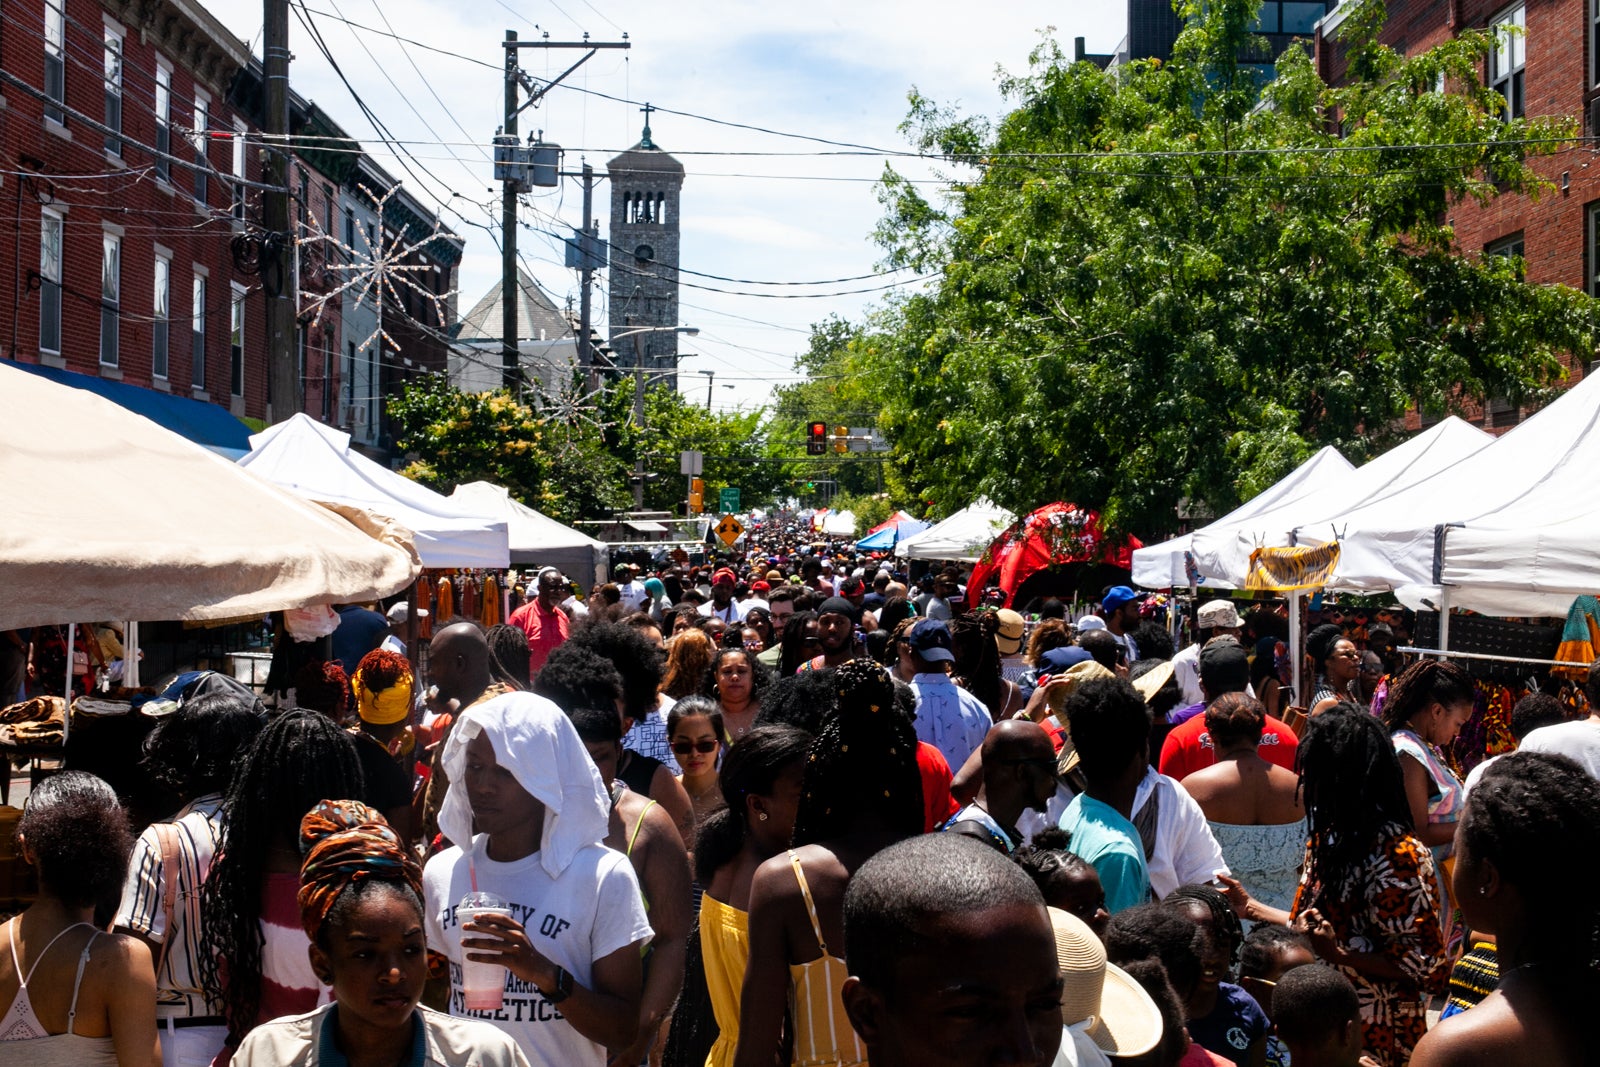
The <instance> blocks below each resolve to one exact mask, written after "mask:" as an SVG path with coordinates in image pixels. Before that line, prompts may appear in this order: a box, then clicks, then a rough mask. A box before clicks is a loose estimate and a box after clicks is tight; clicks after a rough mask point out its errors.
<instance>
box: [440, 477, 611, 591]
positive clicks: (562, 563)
mask: <svg viewBox="0 0 1600 1067" xmlns="http://www.w3.org/2000/svg"><path fill="white" fill-rule="evenodd" d="M450 499H451V500H455V501H459V502H460V504H461V506H462V507H464V508H466V509H468V510H470V511H472V512H475V513H477V514H482V515H492V516H495V517H497V518H503V519H504V520H505V521H506V529H507V531H508V533H509V536H510V543H511V562H512V563H514V564H537V565H539V566H545V567H555V568H557V569H559V570H560V571H561V572H562V573H563V574H566V575H568V576H569V577H571V578H573V579H574V580H575V581H577V582H578V584H579V585H582V586H584V587H588V586H589V585H591V584H593V585H598V584H599V583H601V582H603V581H605V580H606V560H607V556H608V553H609V550H608V549H607V548H606V543H605V542H604V541H597V540H595V539H594V538H593V537H590V536H589V535H588V534H586V533H581V532H579V531H577V530H574V529H573V528H572V527H570V526H563V525H562V524H561V523H559V522H557V521H556V520H554V519H552V518H550V516H548V515H544V514H541V513H539V512H537V511H535V510H533V509H532V508H530V507H528V506H527V505H526V504H522V503H519V502H517V501H515V500H513V499H511V492H510V490H508V489H506V488H505V487H503V486H499V485H495V484H493V483H492V482H467V483H466V484H465V485H458V486H456V488H455V491H454V492H452V493H451V494H450Z"/></svg>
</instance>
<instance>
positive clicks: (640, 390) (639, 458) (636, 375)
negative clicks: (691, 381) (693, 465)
mask: <svg viewBox="0 0 1600 1067" xmlns="http://www.w3.org/2000/svg"><path fill="white" fill-rule="evenodd" d="M699 332H700V327H698V326H636V327H634V328H633V329H631V330H623V331H622V332H621V333H616V334H612V335H611V340H612V341H613V342H615V341H620V340H622V339H623V338H624V337H632V338H633V339H634V340H633V424H634V426H635V427H637V428H638V429H639V430H640V431H641V432H642V431H643V430H644V428H645V426H644V381H645V374H644V349H643V347H642V345H641V344H640V341H639V339H640V338H641V337H643V336H644V335H645V334H647V333H681V334H687V335H688V336H690V337H694V336H696V335H697V334H699ZM679 358H680V359H682V358H687V354H686V355H685V356H680V357H679ZM673 373H674V374H675V373H676V369H674V371H673ZM665 376H666V375H665V374H657V375H652V377H656V378H662V377H665ZM633 510H635V511H643V510H644V452H643V451H640V452H639V453H638V454H637V455H636V456H635V457H634V460H633Z"/></svg>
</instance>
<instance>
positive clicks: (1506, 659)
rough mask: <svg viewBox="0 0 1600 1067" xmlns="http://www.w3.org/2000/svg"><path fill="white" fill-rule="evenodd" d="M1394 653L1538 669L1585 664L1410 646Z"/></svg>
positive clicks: (1397, 649) (1400, 648)
mask: <svg viewBox="0 0 1600 1067" xmlns="http://www.w3.org/2000/svg"><path fill="white" fill-rule="evenodd" d="M1395 651H1396V652H1409V653H1411V654H1412V655H1416V656H1440V657H1443V658H1448V659H1479V660H1489V661H1490V662H1493V663H1527V664H1532V665H1535V666H1540V667H1582V666H1585V664H1582V663H1573V662H1572V661H1571V660H1563V659H1531V658H1529V657H1527V656H1498V655H1495V654H1493V653H1490V652H1457V651H1454V650H1452V649H1443V648H1413V647H1412V646H1410V645H1401V646H1400V647H1398V648H1396V649H1395Z"/></svg>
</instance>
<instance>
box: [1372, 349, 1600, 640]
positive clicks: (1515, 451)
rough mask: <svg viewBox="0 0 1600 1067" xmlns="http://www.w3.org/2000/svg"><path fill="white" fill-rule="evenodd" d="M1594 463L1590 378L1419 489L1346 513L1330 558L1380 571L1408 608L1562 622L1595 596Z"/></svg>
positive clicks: (1599, 487)
mask: <svg viewBox="0 0 1600 1067" xmlns="http://www.w3.org/2000/svg"><path fill="white" fill-rule="evenodd" d="M1597 465H1600V375H1594V376H1585V377H1584V379H1583V380H1582V381H1581V382H1579V383H1578V384H1577V385H1575V386H1573V387H1572V388H1571V389H1569V390H1568V391H1567V392H1566V393H1565V394H1564V395H1563V396H1561V397H1560V398H1559V399H1557V400H1556V401H1555V402H1553V403H1552V404H1550V406H1549V407H1546V408H1545V409H1544V410H1542V411H1540V412H1538V413H1537V414H1535V415H1533V416H1531V417H1529V418H1528V420H1527V421H1526V422H1524V423H1522V424H1521V425H1519V426H1517V427H1515V428H1514V429H1512V430H1510V431H1508V432H1507V433H1506V434H1505V435H1504V436H1503V437H1500V438H1499V439H1498V440H1495V441H1494V443H1493V444H1491V445H1489V446H1488V447H1486V448H1483V449H1480V450H1478V451H1477V452H1475V453H1473V454H1471V455H1468V456H1466V457H1464V458H1462V459H1460V460H1458V461H1457V462H1455V463H1454V464H1451V465H1450V466H1448V467H1446V468H1444V469H1443V470H1441V471H1439V472H1438V473H1436V474H1435V475H1434V476H1433V477H1431V478H1429V479H1427V480H1426V481H1423V482H1421V483H1418V484H1415V485H1413V486H1411V487H1409V488H1408V489H1406V490H1405V491H1400V492H1390V493H1386V494H1382V495H1379V496H1377V497H1374V498H1373V499H1371V500H1368V501H1367V502H1365V504H1364V505H1363V506H1362V507H1360V508H1358V509H1355V510H1353V511H1352V512H1350V514H1349V515H1348V517H1347V520H1346V521H1347V523H1348V526H1349V529H1348V530H1347V531H1346V532H1345V536H1344V538H1343V541H1342V548H1341V551H1342V553H1343V556H1351V557H1355V558H1358V559H1360V560H1363V561H1365V560H1371V561H1372V564H1371V568H1370V569H1371V570H1373V571H1376V570H1378V569H1379V568H1380V567H1381V568H1382V570H1383V571H1384V575H1383V577H1384V578H1385V580H1386V581H1387V582H1388V583H1389V585H1390V587H1391V588H1393V589H1394V592H1395V595H1396V596H1397V597H1398V598H1399V599H1400V601H1401V602H1402V603H1404V604H1406V605H1407V606H1409V607H1412V608H1428V607H1438V608H1445V607H1454V608H1467V609H1470V610H1473V611H1478V612H1482V613H1483V614H1486V615H1500V616H1508V615H1511V616H1522V615H1555V616H1561V615H1565V614H1566V612H1567V610H1568V608H1570V607H1571V605H1572V600H1573V598H1574V597H1576V596H1579V595H1581V594H1591V595H1593V594H1596V593H1600V539H1597V537H1596V516H1597V515H1600V478H1596V477H1595V473H1594V472H1595V469H1596V466H1597ZM1343 568H1344V561H1343V558H1341V561H1340V569H1341V570H1343Z"/></svg>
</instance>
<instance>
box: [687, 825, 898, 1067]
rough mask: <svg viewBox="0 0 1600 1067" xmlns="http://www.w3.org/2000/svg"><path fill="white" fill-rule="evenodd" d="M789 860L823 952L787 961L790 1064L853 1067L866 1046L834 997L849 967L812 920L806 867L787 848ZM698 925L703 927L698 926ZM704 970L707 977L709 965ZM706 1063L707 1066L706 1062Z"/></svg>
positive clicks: (862, 1058)
mask: <svg viewBox="0 0 1600 1067" xmlns="http://www.w3.org/2000/svg"><path fill="white" fill-rule="evenodd" d="M789 862H790V863H791V864H792V865H793V866H794V877H795V880H796V881H798V882H799V883H800V892H801V894H802V895H803V896H804V897H805V898H806V913H807V914H808V915H809V916H810V917H811V932H812V933H813V934H815V935H816V938H817V948H819V949H821V950H822V955H821V956H819V957H818V958H817V959H814V960H812V961H811V962H810V963H800V964H790V965H789V997H790V1001H789V1008H790V1013H791V1018H792V1019H793V1020H794V1063H795V1067H854V1065H856V1064H864V1063H866V1062H867V1047H866V1046H865V1045H863V1044H862V1043H861V1038H859V1037H857V1036H856V1032H855V1029H854V1028H853V1027H852V1026H851V1025H850V1019H849V1017H848V1016H847V1015H845V1012H844V1000H843V999H842V998H841V997H840V995H839V990H840V988H841V987H842V986H843V985H844V980H845V979H846V978H848V977H849V976H850V971H849V970H848V969H847V968H846V967H845V965H844V960H842V959H840V958H839V957H838V956H832V955H829V954H828V945H827V942H825V941H824V940H823V939H822V924H821V923H820V922H818V921H817V905H816V903H815V902H814V901H813V900H812V899H811V887H810V886H809V885H807V884H806V875H805V871H803V870H801V869H800V857H799V856H796V855H795V854H794V851H793V850H792V849H791V850H790V852H789ZM703 921H704V920H703V919H702V922H703ZM701 929H702V930H704V929H705V928H704V927H703V926H702V927H701ZM707 973H708V975H709V967H708V968H707ZM719 1021H720V1020H719ZM706 1062H707V1067H710V1065H711V1061H710V1060H708V1061H706Z"/></svg>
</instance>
